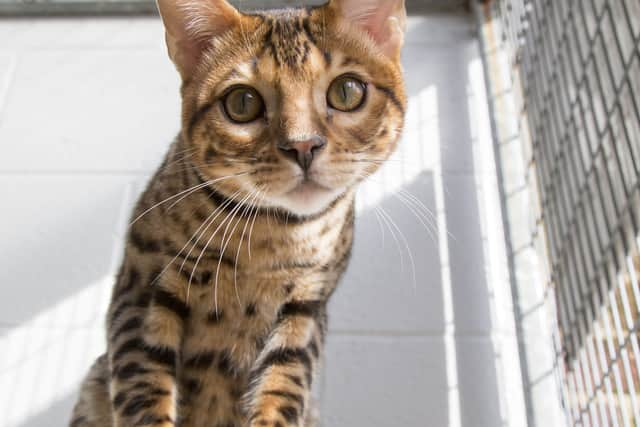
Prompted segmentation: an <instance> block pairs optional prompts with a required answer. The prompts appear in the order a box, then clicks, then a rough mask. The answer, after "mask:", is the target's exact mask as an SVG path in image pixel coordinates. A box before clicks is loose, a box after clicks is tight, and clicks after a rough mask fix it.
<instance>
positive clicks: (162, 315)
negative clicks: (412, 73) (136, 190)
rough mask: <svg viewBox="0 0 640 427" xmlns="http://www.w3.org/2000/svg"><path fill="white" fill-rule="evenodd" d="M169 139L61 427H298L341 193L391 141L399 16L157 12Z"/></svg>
mask: <svg viewBox="0 0 640 427" xmlns="http://www.w3.org/2000/svg"><path fill="white" fill-rule="evenodd" d="M158 6H159V10H160V14H161V16H162V20H163V23H164V26H165V30H166V42H167V46H168V51H169V56H170V58H171V59H172V60H173V62H174V63H175V65H176V67H177V69H178V71H179V73H180V75H181V77H182V88H181V94H182V130H181V132H180V134H179V135H178V137H177V139H176V140H175V142H174V143H173V144H172V145H171V147H170V148H169V151H168V154H167V156H166V158H165V160H164V163H163V164H162V166H161V167H160V169H159V170H158V171H157V172H156V173H155V175H154V177H153V178H152V179H151V181H150V183H149V185H148V187H147V189H146V191H145V192H144V193H143V194H142V196H141V197H140V199H139V201H138V203H137V205H136V208H135V211H134V214H133V217H132V225H131V227H130V229H129V232H128V235H127V240H126V248H125V256H124V261H123V264H122V267H121V269H120V272H119V274H118V277H117V282H116V285H115V287H114V290H113V294H112V299H111V304H110V307H109V311H108V318H107V324H108V333H107V335H108V342H107V349H108V350H107V353H106V354H105V355H103V356H101V357H100V358H98V360H97V361H96V362H95V364H94V365H93V367H92V368H91V371H90V373H89V375H88V376H87V378H86V379H85V381H84V384H83V386H82V390H81V393H80V397H79V400H78V402H77V404H76V407H75V410H74V413H73V416H72V421H71V426H73V427H81V426H91V427H107V426H109V427H110V426H115V427H130V426H162V427H169V426H181V427H205V426H206V427H234V426H237V427H245V426H249V427H256V426H270V427H293V426H304V427H308V426H312V425H313V420H312V418H313V417H312V416H311V414H312V412H313V411H312V410H311V409H310V406H311V402H310V388H311V385H312V382H313V380H314V375H315V374H316V372H317V368H318V365H319V357H320V353H321V349H322V345H323V340H324V335H325V333H326V330H327V318H326V303H327V300H328V298H329V297H330V295H331V294H332V293H333V291H334V289H335V287H336V284H337V282H338V280H339V278H340V276H341V275H342V273H343V272H344V270H345V268H346V266H347V262H348V259H349V254H350V249H351V244H352V239H353V220H354V192H355V189H356V187H357V185H358V183H360V182H361V181H362V180H363V179H365V178H366V177H367V176H368V175H370V174H371V173H373V172H374V171H375V170H377V169H378V167H379V166H380V165H381V164H382V163H383V162H384V161H385V160H386V159H387V158H388V157H389V156H390V155H391V153H392V152H393V151H394V148H395V147H396V145H397V142H398V139H399V137H400V133H401V130H402V126H403V121H404V111H405V108H406V96H405V91H404V83H403V78H402V70H401V66H400V49H401V46H402V43H403V38H404V27H405V21H406V13H405V7H404V2H403V0H332V1H330V2H329V3H328V4H326V5H324V6H318V7H308V8H300V9H285V10H275V11H266V12H256V13H242V12H240V11H238V10H236V9H235V8H234V7H233V6H231V5H230V4H228V3H227V2H225V1H224V0H159V4H158Z"/></svg>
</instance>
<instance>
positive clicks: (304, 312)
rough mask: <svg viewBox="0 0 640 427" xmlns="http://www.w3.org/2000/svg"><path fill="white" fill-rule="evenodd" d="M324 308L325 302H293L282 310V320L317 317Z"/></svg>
mask: <svg viewBox="0 0 640 427" xmlns="http://www.w3.org/2000/svg"><path fill="white" fill-rule="evenodd" d="M323 307H324V302H323V301H317V300H311V301H291V302H288V303H286V304H285V305H283V306H282V308H281V309H280V318H281V319H283V318H285V317H290V316H306V317H316V316H317V315H318V312H319V311H320V310H321V309H322V308H323Z"/></svg>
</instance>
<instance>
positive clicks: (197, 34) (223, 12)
mask: <svg viewBox="0 0 640 427" xmlns="http://www.w3.org/2000/svg"><path fill="white" fill-rule="evenodd" d="M157 3H158V10H159V11H160V16H161V17H162V22H163V24H164V28H165V38H166V41H167V49H168V50H169V57H170V58H171V60H172V61H173V62H174V64H175V65H176V68H177V69H178V71H179V72H180V75H181V76H182V79H183V80H187V79H188V78H189V77H191V75H192V73H193V71H194V70H195V68H196V66H197V65H198V63H199V62H200V59H201V57H202V53H203V52H204V50H205V49H207V47H208V46H209V44H210V43H211V40H212V38H213V37H215V36H217V35H220V34H222V33H224V32H226V31H227V30H229V29H230V28H231V27H233V26H235V25H237V24H238V22H239V21H240V19H241V15H240V12H238V10H237V9H236V8H234V7H233V6H232V5H230V4H229V3H227V1H226V0H157Z"/></svg>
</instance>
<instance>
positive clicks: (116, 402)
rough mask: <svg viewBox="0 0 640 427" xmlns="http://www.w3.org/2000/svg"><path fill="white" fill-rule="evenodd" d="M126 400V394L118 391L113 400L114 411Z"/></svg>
mask: <svg viewBox="0 0 640 427" xmlns="http://www.w3.org/2000/svg"><path fill="white" fill-rule="evenodd" d="M126 399H127V393H126V392H124V391H119V392H118V393H116V396H115V397H114V398H113V407H114V408H115V409H118V408H119V407H120V406H122V404H123V403H124V401H125V400H126Z"/></svg>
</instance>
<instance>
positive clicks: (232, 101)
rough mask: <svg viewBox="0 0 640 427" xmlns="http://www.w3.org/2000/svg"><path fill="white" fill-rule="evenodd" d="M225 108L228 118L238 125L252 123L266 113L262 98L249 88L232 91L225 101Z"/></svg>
mask: <svg viewBox="0 0 640 427" xmlns="http://www.w3.org/2000/svg"><path fill="white" fill-rule="evenodd" d="M223 106H224V111H225V112H226V113H227V116H229V118H230V119H231V120H233V121H234V122H237V123H248V122H252V121H254V120H255V119H257V118H258V117H260V116H261V115H262V114H263V113H264V102H263V101H262V97H261V96H260V94H259V93H258V91H256V90H255V89H253V88H251V87H249V86H237V87H235V88H233V89H231V90H230V91H229V92H228V93H227V94H226V96H225V97H224V99H223Z"/></svg>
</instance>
